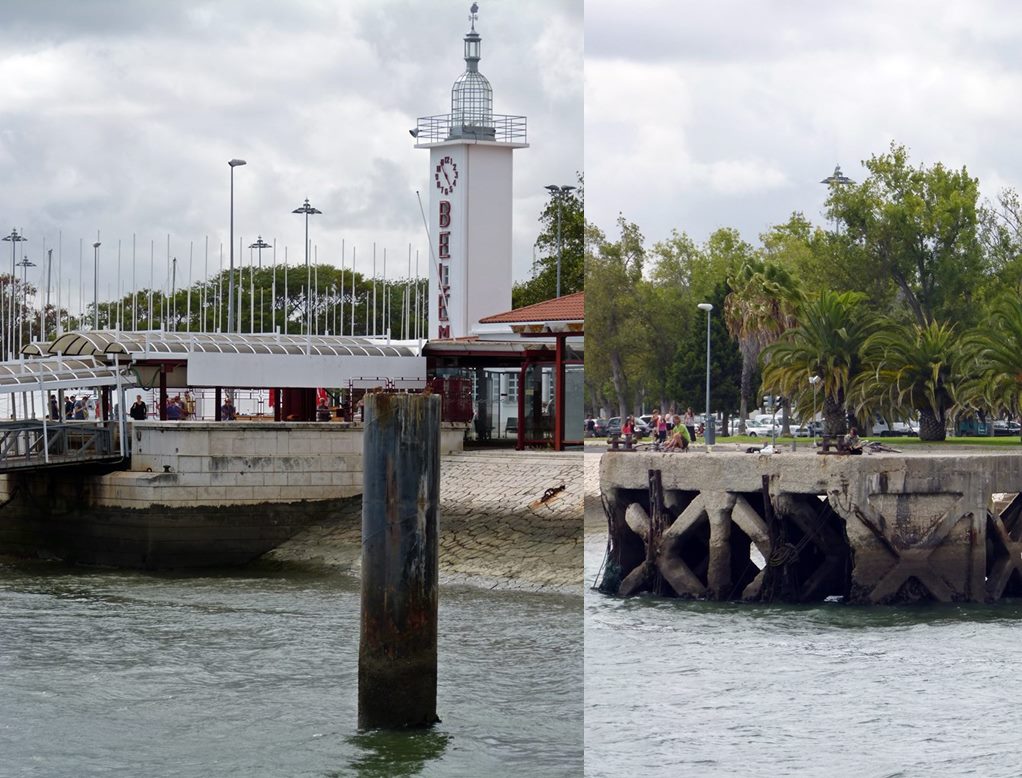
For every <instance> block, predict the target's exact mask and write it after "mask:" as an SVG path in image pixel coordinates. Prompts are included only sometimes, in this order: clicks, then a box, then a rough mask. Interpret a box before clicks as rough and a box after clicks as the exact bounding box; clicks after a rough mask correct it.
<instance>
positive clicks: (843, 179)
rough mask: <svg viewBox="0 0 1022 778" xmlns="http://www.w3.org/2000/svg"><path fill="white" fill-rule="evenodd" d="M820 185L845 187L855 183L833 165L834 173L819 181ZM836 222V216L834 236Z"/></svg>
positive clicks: (838, 166) (835, 226) (835, 228)
mask: <svg viewBox="0 0 1022 778" xmlns="http://www.w3.org/2000/svg"><path fill="white" fill-rule="evenodd" d="M820 183H821V184H826V185H827V186H828V187H831V186H847V185H848V184H854V183H855V182H854V181H853V180H852V179H850V178H849V177H848V176H846V175H845V174H844V173H842V172H841V166H840V165H835V166H834V172H833V173H831V174H830V175H829V176H827V177H826V178H824V179H822V180H821V181H820ZM837 231H838V222H837V216H835V217H834V234H837Z"/></svg>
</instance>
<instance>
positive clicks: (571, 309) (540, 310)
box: [479, 292, 586, 324]
mask: <svg viewBox="0 0 1022 778" xmlns="http://www.w3.org/2000/svg"><path fill="white" fill-rule="evenodd" d="M585 309H586V293H585V292H575V293H574V294H566V295H564V296H563V297H555V298H554V299H552V300H544V301H543V302H541V303H535V304H534V305H526V306H525V307H524V308H515V309H514V310H513V311H507V312H506V313H498V314H496V315H494V316H487V317H486V318H484V319H480V320H479V323H480V324H518V323H521V322H540V321H584V320H585Z"/></svg>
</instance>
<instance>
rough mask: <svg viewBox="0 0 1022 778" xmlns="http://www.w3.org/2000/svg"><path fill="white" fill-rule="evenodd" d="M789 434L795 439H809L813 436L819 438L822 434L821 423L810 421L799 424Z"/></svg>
mask: <svg viewBox="0 0 1022 778" xmlns="http://www.w3.org/2000/svg"><path fill="white" fill-rule="evenodd" d="M791 434H792V435H794V436H795V437H796V438H811V437H813V436H814V435H815V436H816V437H819V436H821V435H822V434H823V422H822V421H810V422H807V423H805V424H800V425H798V426H797V427H793V428H792V430H791Z"/></svg>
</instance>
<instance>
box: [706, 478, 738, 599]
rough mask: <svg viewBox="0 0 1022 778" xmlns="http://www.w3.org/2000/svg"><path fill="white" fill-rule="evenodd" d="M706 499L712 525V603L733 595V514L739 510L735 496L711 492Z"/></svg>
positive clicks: (709, 589)
mask: <svg viewBox="0 0 1022 778" xmlns="http://www.w3.org/2000/svg"><path fill="white" fill-rule="evenodd" d="M704 494H705V493H704ZM705 496H706V498H707V501H706V517H707V519H709V522H710V548H709V568H708V570H707V573H706V589H707V595H708V596H709V598H710V599H711V600H723V599H725V598H727V597H729V596H730V595H731V589H732V583H731V511H732V509H733V508H734V507H735V495H733V494H727V493H723V494H721V493H710V494H706V495H705Z"/></svg>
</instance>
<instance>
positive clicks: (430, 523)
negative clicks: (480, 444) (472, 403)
mask: <svg viewBox="0 0 1022 778" xmlns="http://www.w3.org/2000/svg"><path fill="white" fill-rule="evenodd" d="M362 464H363V473H364V475H363V493H362V631H361V639H360V643H359V652H358V725H359V727H362V728H366V729H370V728H382V729H394V728H403V727H425V726H429V725H431V724H433V723H435V722H437V721H439V719H438V718H437V715H436V681H437V653H436V645H437V558H438V544H437V534H438V530H437V522H438V510H437V506H438V504H439V500H440V397H439V396H437V395H397V394H370V395H366V398H365V428H364V430H363V443H362Z"/></svg>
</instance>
